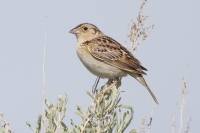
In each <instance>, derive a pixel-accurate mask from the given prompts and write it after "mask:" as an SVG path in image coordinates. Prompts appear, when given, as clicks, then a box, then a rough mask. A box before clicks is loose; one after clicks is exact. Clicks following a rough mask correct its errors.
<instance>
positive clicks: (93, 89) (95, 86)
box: [92, 77, 100, 94]
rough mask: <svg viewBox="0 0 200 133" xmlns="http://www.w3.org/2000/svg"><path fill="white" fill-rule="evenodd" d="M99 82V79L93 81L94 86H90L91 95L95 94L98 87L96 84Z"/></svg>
mask: <svg viewBox="0 0 200 133" xmlns="http://www.w3.org/2000/svg"><path fill="white" fill-rule="evenodd" d="M99 80H100V78H99V77H97V78H96V80H95V83H94V85H93V86H92V93H93V94H95V92H96V89H97V85H98V83H99Z"/></svg>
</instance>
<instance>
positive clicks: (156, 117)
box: [0, 0, 200, 133]
mask: <svg viewBox="0 0 200 133" xmlns="http://www.w3.org/2000/svg"><path fill="white" fill-rule="evenodd" d="M141 3H142V1H141V0H135V1H132V0H127V1H89V0H84V1H72V0H68V1H64V0H60V1H48V0H43V1H39V0H35V1H25V0H18V1H11V0H7V1H3V0H2V1H0V16H1V17H0V112H3V113H4V116H5V119H6V120H7V121H8V122H9V124H10V127H11V130H12V131H15V132H16V133H20V132H21V133H23V132H32V131H31V130H30V129H29V127H28V126H26V121H28V122H30V123H32V125H34V124H35V122H36V120H37V117H38V115H39V114H41V113H42V58H43V57H42V56H43V45H44V29H43V24H44V17H45V16H47V18H46V34H47V45H46V62H45V74H46V92H45V97H46V99H47V100H48V101H49V102H52V103H56V102H57V95H58V94H63V93H65V92H66V93H67V95H68V104H67V111H66V117H65V119H64V122H65V123H66V124H67V125H68V126H69V127H71V125H70V119H73V120H74V122H75V123H76V124H79V123H80V122H81V119H80V118H79V116H77V115H75V111H76V105H82V107H83V110H84V112H86V110H87V106H88V105H89V102H90V99H89V97H88V95H87V94H86V90H91V89H92V86H93V84H94V81H95V79H96V77H95V76H94V75H92V74H91V73H90V72H88V71H87V70H86V68H85V67H84V66H83V65H82V63H81V62H80V60H79V59H78V57H77V55H76V42H77V41H76V38H75V36H74V35H72V34H70V33H69V30H71V29H72V28H74V27H75V26H77V25H78V24H80V23H85V22H89V23H92V24H95V25H96V26H97V27H98V28H99V29H101V30H102V31H103V32H104V33H105V34H107V35H109V36H110V37H112V38H114V39H115V40H116V41H118V42H120V43H121V44H122V45H124V42H125V40H126V38H127V34H128V27H127V24H128V23H130V21H131V20H133V21H135V20H136V17H137V14H138V11H139V8H140V5H141ZM199 6H200V1H198V0H193V1H181V0H177V1H173V0H168V1H158V0H155V1H148V2H147V4H146V5H145V7H144V15H145V14H148V15H149V16H150V17H149V18H148V20H147V23H146V24H147V26H148V25H151V24H152V23H154V25H155V26H154V29H153V31H152V32H151V33H150V35H149V36H148V37H147V39H146V40H145V41H144V42H143V43H142V45H141V47H140V48H139V50H137V52H136V54H135V56H136V57H137V58H138V59H139V60H140V61H141V63H142V65H143V66H144V67H146V68H147V69H148V72H147V76H145V79H146V81H147V83H148V85H149V86H150V88H151V89H152V91H153V92H154V94H155V95H156V96H157V99H158V101H159V105H155V104H154V105H155V107H154V112H153V121H152V126H151V132H154V133H158V132H166V133H167V132H171V130H172V115H173V114H174V110H175V108H176V103H178V106H179V108H178V110H177V112H176V115H175V122H176V126H177V127H176V128H175V131H176V132H177V131H178V129H179V123H180V119H179V115H180V101H181V90H182V88H183V81H182V77H183V76H184V74H185V69H186V65H189V68H188V70H187V74H186V77H187V80H188V86H187V87H188V89H189V94H188V97H187V103H186V106H185V112H184V124H185V125H184V128H183V131H185V130H186V124H187V123H188V122H189V119H190V117H191V118H192V121H191V124H190V131H191V132H196V133H197V132H200V128H199V121H200V115H199V112H200V97H199V95H200V82H199V79H200V71H199V68H200V40H199V36H200V17H199V15H198V14H199V12H200V8H199ZM105 82H107V80H106V79H103V80H101V82H100V83H99V87H100V86H102V85H103V84H104V83H105ZM122 90H123V91H125V92H124V93H122V94H121V96H122V100H121V103H123V104H127V105H131V106H133V108H134V118H133V121H132V123H131V125H130V126H129V128H128V129H127V130H126V132H128V131H130V130H131V129H133V128H135V129H137V130H139V127H140V122H141V120H142V119H143V118H145V117H146V120H147V123H148V122H149V117H150V114H151V109H152V98H151V96H150V95H149V93H148V92H147V91H146V89H145V88H144V87H143V86H142V85H140V84H139V83H138V82H137V81H136V80H134V79H133V78H131V77H125V78H123V80H122Z"/></svg>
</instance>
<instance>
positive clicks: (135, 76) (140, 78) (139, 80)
mask: <svg viewBox="0 0 200 133" xmlns="http://www.w3.org/2000/svg"><path fill="white" fill-rule="evenodd" d="M129 75H131V76H132V77H134V78H135V79H136V80H137V81H138V82H140V83H141V84H142V85H143V86H144V87H145V88H146V89H147V90H148V92H149V93H150V95H151V96H152V98H153V100H154V101H155V102H156V103H157V104H158V100H157V99H156V97H155V95H154V94H153V92H152V91H151V89H150V88H149V86H148V85H147V83H146V81H145V79H144V78H143V76H142V75H141V74H135V73H129Z"/></svg>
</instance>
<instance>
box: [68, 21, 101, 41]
mask: <svg viewBox="0 0 200 133" xmlns="http://www.w3.org/2000/svg"><path fill="white" fill-rule="evenodd" d="M69 33H72V34H75V35H76V37H77V39H78V42H85V41H88V40H91V39H93V38H96V37H98V36H100V35H103V33H102V32H101V31H100V30H99V29H98V28H97V27H96V26H95V25H93V24H89V23H83V24H80V25H78V26H76V27H75V28H73V29H72V30H70V31H69Z"/></svg>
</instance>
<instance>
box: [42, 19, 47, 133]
mask: <svg viewBox="0 0 200 133" xmlns="http://www.w3.org/2000/svg"><path fill="white" fill-rule="evenodd" d="M46 18H47V17H46V16H45V18H44V51H43V62H42V77H43V88H42V112H43V120H44V133H46V117H45V107H44V106H45V89H46V80H45V72H44V64H45V52H46V43H47V41H46V28H45V21H46Z"/></svg>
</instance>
